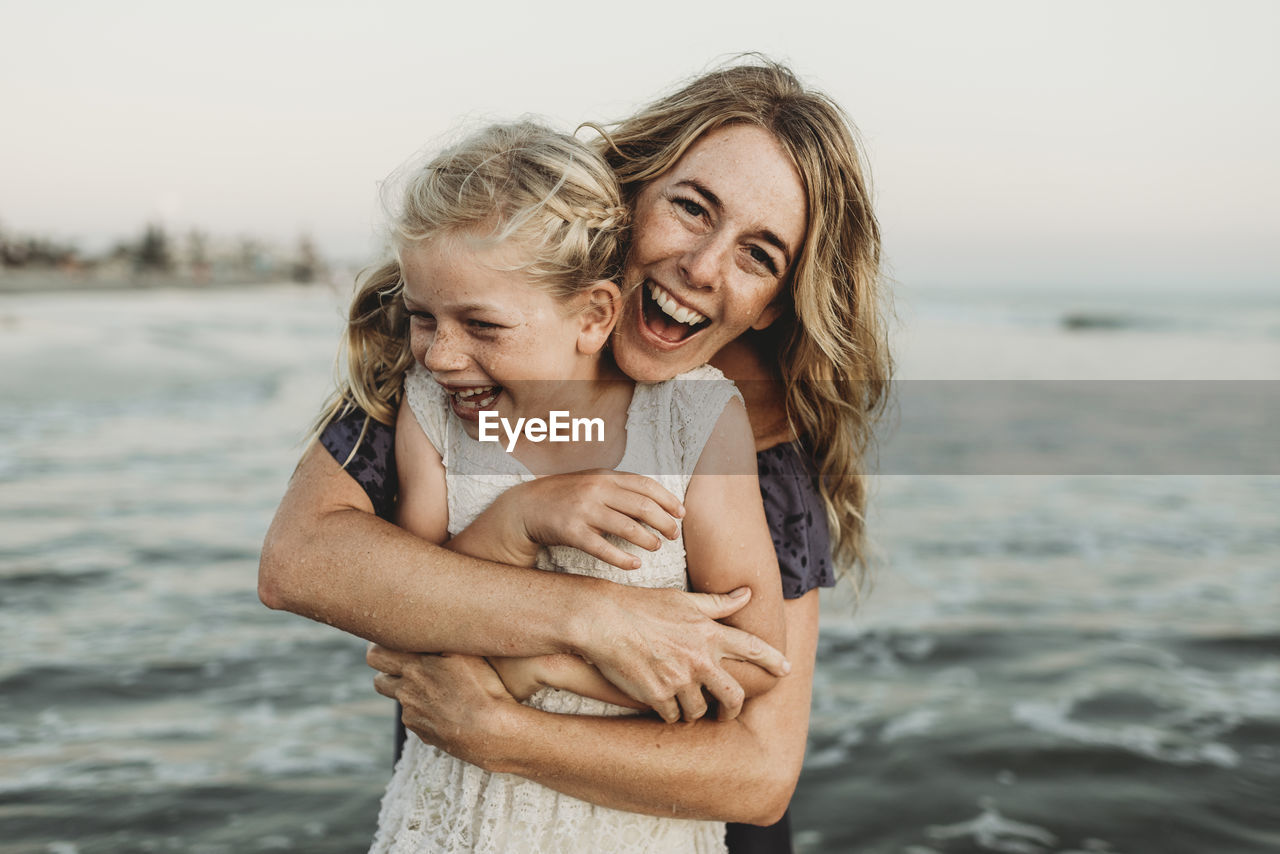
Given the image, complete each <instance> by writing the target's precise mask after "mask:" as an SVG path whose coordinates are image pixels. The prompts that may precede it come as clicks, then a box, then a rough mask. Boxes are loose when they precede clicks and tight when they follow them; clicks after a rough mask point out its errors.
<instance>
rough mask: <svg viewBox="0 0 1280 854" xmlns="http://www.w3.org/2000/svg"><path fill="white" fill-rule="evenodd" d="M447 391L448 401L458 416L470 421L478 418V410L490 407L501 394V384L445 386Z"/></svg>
mask: <svg viewBox="0 0 1280 854" xmlns="http://www.w3.org/2000/svg"><path fill="white" fill-rule="evenodd" d="M445 391H447V392H448V393H449V403H450V405H451V406H452V407H453V411H454V412H456V413H457V414H458V417H460V418H466V419H468V420H471V421H478V420H479V419H480V410H482V409H492V408H493V404H494V403H495V402H496V401H497V399H498V395H500V394H502V386H500V385H486V386H469V387H467V388H459V389H453V388H445Z"/></svg>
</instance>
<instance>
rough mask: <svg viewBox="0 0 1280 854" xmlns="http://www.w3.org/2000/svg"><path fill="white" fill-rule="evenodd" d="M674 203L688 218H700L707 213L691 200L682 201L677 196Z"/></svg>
mask: <svg viewBox="0 0 1280 854" xmlns="http://www.w3.org/2000/svg"><path fill="white" fill-rule="evenodd" d="M674 202H675V205H676V207H678V208H680V209H681V210H682V211H684V212H685V213H687V214H688V215H689V216H695V217H700V216H703V215H704V214H706V212H707V209H706V208H704V207H703V206H702V205H700V204H698V203H697V202H695V201H694V200H693V199H683V198H680V197H678V196H677V197H676V198H675V200H674Z"/></svg>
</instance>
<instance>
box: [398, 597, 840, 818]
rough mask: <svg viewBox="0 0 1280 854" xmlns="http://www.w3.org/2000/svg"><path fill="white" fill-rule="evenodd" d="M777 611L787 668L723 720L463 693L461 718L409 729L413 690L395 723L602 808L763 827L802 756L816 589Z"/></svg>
mask: <svg viewBox="0 0 1280 854" xmlns="http://www.w3.org/2000/svg"><path fill="white" fill-rule="evenodd" d="M785 613H786V621H787V637H788V642H789V643H788V646H789V650H790V658H791V661H792V663H793V668H794V669H793V670H792V673H791V675H789V676H787V677H785V678H783V679H781V680H780V681H779V682H778V685H777V686H776V687H775V688H774V689H773V690H772V691H770V692H769V693H767V694H765V695H763V696H761V697H759V698H756V699H754V700H752V701H751V702H749V703H748V704H747V705H746V706H744V708H743V711H742V714H741V716H739V717H738V718H737V719H736V720H733V721H727V722H718V721H713V720H707V719H704V720H700V721H696V722H694V723H691V724H664V723H662V722H660V721H656V720H653V719H651V718H634V717H623V718H596V717H581V716H573V715H554V714H548V713H545V712H540V711H537V710H534V709H530V708H528V707H525V706H518V705H516V704H514V703H492V702H483V701H480V700H481V698H477V700H478V701H477V702H475V703H473V702H472V701H471V699H470V698H468V700H467V703H466V704H467V706H468V712H467V714H468V719H467V720H466V721H465V722H464V721H461V720H459V721H440V720H438V719H437V720H433V721H432V722H431V723H430V724H426V725H425V727H419V726H415V721H414V717H413V716H414V715H415V714H417V704H415V703H414V702H413V699H412V696H411V695H410V696H408V697H406V696H402V697H401V700H402V702H404V703H405V705H406V716H405V720H406V723H407V724H408V725H409V726H410V729H413V730H414V731H415V732H418V733H419V734H420V735H423V736H424V737H425V738H426V739H427V740H429V741H431V742H432V743H435V744H437V745H438V746H440V747H441V748H443V749H445V750H447V751H448V752H450V753H453V754H454V755H456V756H458V757H460V758H462V759H465V760H467V761H469V762H472V763H474V764H477V765H480V766H482V767H484V768H487V769H489V770H493V771H505V772H509V773H514V774H518V775H520V776H523V777H526V778H528V779H531V780H534V781H536V782H538V783H541V784H543V785H545V786H548V787H550V788H552V789H556V790H558V791H561V792H564V793H565V794H568V795H572V796H574V797H577V798H581V799H583V800H587V801H590V802H592V803H595V804H600V805H602V806H608V807H614V808H617V809H624V810H629V811H632V812H642V813H648V814H650V815H660V816H673V815H674V816H682V817H686V818H698V819H708V820H722V821H739V822H744V823H751V824H771V823H773V822H774V821H776V820H777V819H778V818H779V817H780V816H781V815H782V813H783V812H784V811H785V810H786V807H787V804H788V803H789V802H790V799H791V794H792V792H793V791H794V788H795V783H796V780H797V779H798V777H799V773H800V766H801V763H802V761H803V758H804V747H805V742H806V736H807V732H808V722H809V702H810V692H811V687H812V683H813V665H814V655H815V652H816V648H817V634H818V592H817V591H816V590H815V591H812V592H810V593H808V594H807V595H805V596H803V597H801V598H800V599H797V600H793V601H791V602H788V603H787V604H786V606H785ZM437 687H438V688H443V687H444V686H437ZM449 687H451V688H452V687H453V686H449ZM445 693H449V694H451V695H453V694H454V692H453V691H445ZM428 705H429V706H430V705H431V703H430V701H428ZM430 714H432V715H435V714H452V712H451V711H433V712H431V713H430Z"/></svg>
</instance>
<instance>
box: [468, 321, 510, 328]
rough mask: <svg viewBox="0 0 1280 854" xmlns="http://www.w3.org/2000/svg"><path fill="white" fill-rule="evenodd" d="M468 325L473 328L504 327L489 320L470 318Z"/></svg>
mask: <svg viewBox="0 0 1280 854" xmlns="http://www.w3.org/2000/svg"><path fill="white" fill-rule="evenodd" d="M467 325H468V326H470V327H471V328H472V329H501V328H502V327H501V326H499V325H498V324H496V323H490V322H489V321H487V320H468V321H467Z"/></svg>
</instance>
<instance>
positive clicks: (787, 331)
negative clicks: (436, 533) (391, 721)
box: [260, 62, 889, 852]
mask: <svg viewBox="0 0 1280 854" xmlns="http://www.w3.org/2000/svg"><path fill="white" fill-rule="evenodd" d="M602 144H603V145H604V146H605V149H604V151H605V156H606V159H607V160H608V161H609V163H610V165H611V166H613V167H614V169H615V171H616V172H617V173H618V175H619V178H620V180H621V182H622V185H623V192H624V196H625V199H626V201H627V202H628V203H630V204H631V206H632V208H633V216H634V223H635V225H634V228H633V232H632V234H633V236H632V241H631V246H630V247H629V251H628V255H627V259H628V260H627V263H626V270H625V273H624V281H625V282H626V283H627V284H632V283H638V284H639V287H637V288H634V289H632V291H631V293H632V296H631V298H630V299H629V301H628V302H627V304H626V305H625V307H624V313H623V319H622V321H621V322H620V323H619V329H618V331H617V332H616V333H615V340H614V342H613V348H614V350H613V351H614V356H615V359H616V361H617V362H618V364H619V366H620V367H621V368H622V370H623V371H624V372H626V373H627V374H629V375H630V376H632V377H633V378H635V379H637V380H641V381H656V380H661V379H667V378H670V377H672V376H675V375H676V374H678V373H680V372H682V371H685V370H688V369H690V368H693V367H695V366H697V365H700V364H703V363H705V362H707V361H710V362H711V363H712V364H713V365H715V366H716V367H718V368H719V369H720V370H721V371H723V372H724V373H725V374H726V375H727V376H728V377H729V378H730V379H733V380H734V381H735V382H736V383H737V384H738V386H739V388H740V389H741V391H742V393H743V395H744V398H745V400H746V404H747V411H748V415H749V417H750V420H751V424H752V429H753V432H754V434H755V438H756V444H757V451H758V452H759V463H760V466H761V473H762V490H764V491H765V493H766V494H765V499H766V501H765V503H766V511H767V512H768V513H769V515H770V517H771V518H770V522H771V528H772V529H773V532H774V541H775V547H777V549H778V551H779V562H780V564H782V565H783V566H784V574H785V573H787V572H788V570H789V571H790V573H791V574H790V576H788V577H785V578H784V591H785V593H786V594H787V595H788V596H789V597H790V598H789V600H788V602H787V605H786V636H787V650H786V653H787V657H788V658H789V659H790V661H791V663H792V671H791V674H790V675H789V676H788V677H787V678H785V679H783V680H781V681H780V682H779V684H778V686H777V687H775V688H774V689H773V690H772V691H770V692H769V693H768V694H765V695H764V696H762V697H759V698H757V699H755V700H753V701H752V702H751V703H749V704H747V705H746V706H742V705H741V702H742V701H741V697H742V694H741V688H740V687H739V686H737V684H736V683H734V682H733V680H732V678H731V677H729V676H728V674H727V672H726V671H725V670H724V669H723V667H722V666H721V663H720V661H721V659H722V658H745V659H748V660H752V661H756V662H757V663H760V664H762V665H764V666H766V667H778V666H779V665H780V657H779V655H778V653H777V652H776V651H774V650H771V649H769V648H767V646H766V645H764V644H763V643H762V642H760V641H759V640H758V639H755V638H753V637H751V636H750V635H745V634H743V633H741V632H737V631H735V630H733V629H731V628H729V627H725V626H721V625H719V624H717V623H715V622H714V619H717V618H721V617H724V616H727V615H728V614H730V613H732V612H733V611H734V610H735V609H736V606H738V605H740V604H741V603H740V602H735V601H733V600H730V599H728V597H714V596H711V597H699V596H697V595H696V594H685V593H673V592H671V591H646V590H637V589H634V588H627V587H620V586H612V585H611V586H610V587H608V588H602V587H601V586H600V585H599V584H596V583H594V582H593V580H592V579H586V578H576V577H571V576H560V575H550V574H544V573H531V572H528V571H527V570H521V569H515V568H510V567H503V566H501V565H496V564H489V563H485V562H483V561H476V560H471V559H467V558H464V557H462V556H460V555H456V554H453V553H451V552H448V551H446V550H443V549H440V548H434V547H431V546H429V545H427V544H426V543H424V542H422V541H420V540H418V539H416V538H414V537H412V536H411V535H409V534H407V533H405V532H403V531H400V530H398V529H396V528H394V527H393V526H390V525H387V524H385V523H383V522H381V521H380V520H378V519H377V518H376V517H375V516H374V515H373V511H374V498H375V497H378V496H379V495H385V493H386V486H387V484H386V480H385V478H384V479H383V482H382V486H383V488H382V490H381V491H379V490H378V489H372V490H370V491H366V490H365V489H364V488H362V487H361V485H360V484H359V483H358V482H357V481H356V480H353V479H352V477H351V476H350V475H349V474H348V472H347V471H346V470H344V469H343V468H342V467H341V466H340V461H338V460H335V458H334V456H332V455H331V453H330V452H329V451H326V450H325V448H322V447H318V446H313V447H312V448H311V449H309V450H308V452H307V453H306V455H305V456H304V458H303V460H302V462H301V463H300V464H299V468H298V471H297V472H296V473H295V475H294V478H293V480H292V481H291V483H290V486H289V490H288V492H287V494H286V496H285V498H284V501H283V502H282V504H281V508H280V511H279V512H278V514H277V517H276V520H275V522H274V523H273V525H272V528H271V531H270V532H269V533H268V537H267V542H266V544H265V545H264V551H263V558H262V571H261V575H260V594H261V596H262V598H263V601H264V602H265V603H267V604H268V605H270V606H272V607H277V608H286V609H288V610H292V611H295V612H297V613H300V614H303V615H304V616H308V617H312V618H313V619H319V620H323V621H325V622H329V623H332V624H334V625H337V626H338V627H340V628H343V629H345V630H347V631H350V632H353V633H355V634H358V635H361V636H363V637H366V638H369V639H371V640H373V641H375V642H376V643H377V644H379V645H380V646H379V647H375V648H374V649H372V650H371V651H370V655H369V661H370V664H371V665H373V666H374V667H376V668H377V669H379V670H380V671H381V674H380V675H379V676H378V677H377V678H376V680H375V683H376V685H377V687H378V690H379V691H381V692H382V693H384V694H387V695H388V696H394V697H396V698H397V699H399V700H400V701H401V703H402V704H403V705H404V721H405V722H406V723H407V724H408V725H409V726H410V728H411V729H413V731H414V732H415V733H417V734H418V735H419V736H420V737H422V738H423V739H424V740H425V741H427V742H429V743H431V744H434V745H435V746H437V747H440V748H442V749H444V750H446V751H447V752H449V753H453V754H454V755H456V756H458V757H459V758H462V759H465V760H467V761H469V762H472V763H473V764H476V765H479V766H481V767H484V768H486V769H489V770H498V771H509V772H514V773H517V774H520V775H522V776H526V777H529V778H530V779H534V780H537V781H538V782H540V783H543V784H544V785H547V786H550V787H551V788H555V789H558V790H560V791H563V792H565V793H567V794H570V795H573V796H575V797H579V798H582V799H585V800H589V801H592V802H594V803H599V804H602V805H605V806H610V807H616V808H620V809H628V810H633V811H637V812H647V813H653V814H665V815H672V814H675V815H682V816H688V817H698V818H709V819H722V820H729V821H737V822H746V823H752V824H761V825H769V824H773V823H775V822H778V821H779V820H780V819H782V818H783V816H784V813H785V810H786V806H787V803H788V802H789V800H790V796H791V792H792V791H793V790H794V786H795V782H796V779H797V777H798V775H799V771H800V765H801V761H802V759H803V754H804V745H805V737H806V731H807V727H808V713H809V693H810V687H811V682H812V675H813V665H814V655H815V650H816V644H817V627H818V594H817V590H816V588H817V587H818V586H824V585H825V586H829V585H830V583H832V580H833V579H832V578H831V576H830V572H829V568H828V565H827V564H826V563H825V560H826V555H827V548H826V539H827V537H826V535H827V530H828V528H827V524H826V523H829V525H830V529H829V530H830V536H831V541H832V543H833V545H834V551H835V554H836V556H837V557H839V558H841V559H842V560H844V561H846V562H848V563H849V564H850V565H852V564H853V563H854V561H856V560H858V559H860V558H861V556H862V542H863V535H864V530H863V522H862V510H863V508H864V506H865V495H864V492H863V487H862V482H861V480H860V478H859V477H858V475H859V472H860V468H859V460H860V457H861V454H862V452H863V451H864V450H865V448H866V445H867V443H868V442H869V440H870V429H871V424H872V421H873V420H874V417H875V416H876V415H877V414H878V413H879V411H880V409H881V408H882V406H883V402H884V394H885V390H886V387H887V383H888V377H889V359H888V354H887V352H886V350H885V347H884V343H883V326H882V322H881V319H880V314H879V306H878V300H879V292H878V286H879V278H878V265H879V231H878V226H877V224H876V221H875V217H874V215H873V213H872V210H871V207H870V201H869V198H868V194H867V190H866V186H865V182H864V181H863V178H862V173H861V165H860V159H861V158H860V156H859V154H858V151H857V149H856V146H855V144H854V142H853V139H852V137H851V135H850V132H849V127H848V123H847V120H846V119H845V117H844V116H843V114H842V113H841V112H840V110H839V109H838V108H837V107H836V106H835V105H834V104H832V103H831V102H830V101H829V100H827V99H826V98H824V97H823V96H821V95H818V94H816V93H813V92H810V91H807V90H805V89H804V87H802V86H801V85H800V84H799V83H798V81H796V79H795V77H794V76H793V75H792V74H791V72H790V71H789V70H787V69H786V68H784V67H781V66H778V65H776V64H773V63H769V62H758V63H752V64H746V65H736V66H732V67H729V68H725V69H723V70H720V71H717V72H713V73H711V74H708V75H704V76H703V77H700V78H698V79H696V80H694V81H693V82H692V83H690V84H689V85H687V86H686V87H684V88H683V89H681V90H679V91H678V92H676V93H674V94H673V95H671V96H670V97H668V98H664V99H661V100H659V101H658V102H656V103H654V104H653V105H651V106H650V107H649V108H647V109H645V110H643V111H641V112H640V113H639V114H637V115H636V116H635V117H633V118H632V119H629V120H627V121H625V122H622V123H621V124H619V125H618V126H617V127H615V128H612V129H610V130H609V132H608V133H607V135H606V137H605V141H604V142H603V143H602ZM388 370H391V371H392V372H394V366H390V367H389V368H388ZM400 370H403V368H400ZM365 408H366V409H367V410H369V411H370V414H372V415H374V416H375V417H377V418H378V419H379V420H382V421H385V422H389V421H390V415H391V413H390V412H377V411H372V409H371V408H370V407H369V406H368V405H366V407H365ZM347 423H348V425H351V424H353V423H354V424H356V425H357V430H358V431H359V432H361V433H363V432H366V429H367V427H368V424H362V423H361V422H360V421H355V422H351V421H348V422H347ZM342 429H343V428H342V427H340V426H336V427H335V426H331V427H330V428H329V430H328V431H326V434H325V436H324V437H323V441H324V443H325V445H326V446H327V447H328V448H330V449H338V448H339V447H340V446H342V445H343V444H344V443H343V442H342V441H340V439H341V436H340V435H339V434H340V433H341V430H342ZM348 429H350V426H349V427H348ZM374 433H375V434H376V435H374V436H373V437H372V439H371V440H370V437H368V436H366V437H365V438H366V440H369V441H366V442H364V443H360V445H359V447H358V450H357V452H358V453H360V452H363V453H364V454H365V459H364V464H363V465H362V466H360V467H357V469H355V470H354V471H355V473H357V474H358V475H360V476H363V477H364V479H365V480H366V481H367V482H369V483H371V484H373V483H376V482H377V480H378V475H379V474H380V473H382V474H386V473H389V472H391V471H393V467H392V466H390V465H388V464H387V462H386V454H385V453H383V454H381V455H379V454H378V453H377V448H378V447H382V448H383V449H385V448H386V446H387V434H386V433H385V431H384V430H383V429H379V427H378V426H376V425H375V426H374ZM345 444H346V445H347V446H348V447H349V446H350V444H351V443H350V442H347V443H345ZM359 449H363V451H360V450H359ZM341 456H343V457H344V459H345V458H346V457H347V456H348V455H347V454H341ZM809 467H812V470H813V471H814V472H816V473H817V475H818V478H817V481H816V487H815V482H814V481H813V480H812V479H811V478H810V477H809V475H808V471H807V470H808V468H809ZM780 473H781V474H780ZM766 475H768V477H766ZM770 483H771V484H773V487H774V488H775V489H776V490H777V493H778V494H775V495H772V496H771V495H770V494H769V489H770V487H769V486H768V484H770ZM527 487H528V488H527V490H526V493H525V494H524V495H522V496H515V497H514V498H513V499H512V500H525V501H536V500H538V498H537V496H538V493H539V490H555V489H565V488H571V487H567V486H566V482H565V480H564V479H563V478H561V479H557V478H547V479H542V480H539V481H534V482H533V483H531V484H528V485H527ZM815 488H816V490H817V491H818V492H820V493H821V501H820V502H819V500H818V499H817V497H816V493H815ZM393 491H394V490H392V492H393ZM512 492H515V490H512ZM508 494H510V493H508ZM371 496H373V497H371ZM380 500H381V499H380ZM382 503H383V504H385V501H382ZM823 504H825V510H826V512H825V513H823V512H822V506H821V505H823ZM815 511H817V512H815ZM824 516H825V518H824ZM463 615H465V617H464V616H463ZM391 650H433V651H434V650H447V651H449V652H451V653H456V654H455V655H448V656H429V657H423V656H417V655H413V654H410V653H397V652H392V651H391ZM548 652H571V653H574V654H578V655H581V656H583V657H585V658H587V659H588V660H590V661H592V662H593V663H594V664H596V665H597V666H598V667H599V669H600V670H601V672H602V673H604V675H605V676H606V677H607V678H608V679H609V680H610V681H612V682H613V683H614V684H616V685H617V686H618V687H619V688H621V689H623V690H624V691H625V692H626V693H628V694H630V695H631V696H633V697H635V698H636V699H637V700H640V701H641V702H644V703H646V704H647V705H650V706H652V707H653V708H654V709H656V710H657V711H658V712H659V713H660V714H661V716H662V717H663V718H664V719H665V720H666V721H673V720H676V719H677V718H679V717H680V716H681V714H682V713H683V715H684V716H685V717H686V718H689V719H696V720H694V722H693V723H691V724H689V725H687V726H679V727H673V726H668V725H667V724H665V723H663V722H661V721H657V720H654V719H635V718H632V719H614V720H603V719H595V718H577V717H574V718H571V717H568V716H558V715H549V714H544V713H540V712H537V711H536V710H532V709H528V708H527V707H524V706H520V705H519V704H517V703H515V702H514V701H513V700H512V699H511V697H510V696H509V695H508V694H507V693H506V692H505V691H504V690H503V689H502V686H501V683H500V682H499V681H498V680H497V679H496V676H495V675H494V674H493V672H492V670H491V669H490V668H489V667H488V665H487V664H486V663H485V662H484V661H483V659H479V658H472V657H471V656H479V655H513V654H514V655H538V654H542V653H548ZM704 689H705V690H706V691H707V692H708V693H710V694H712V695H713V696H714V697H715V698H716V699H717V700H718V701H719V705H720V718H721V720H718V721H712V720H706V719H702V718H701V716H702V715H703V713H704V712H705V711H706V702H705V700H704V693H703V692H704ZM739 708H741V714H740V715H739V714H738V711H739ZM730 780H731V781H733V785H732V786H728V785H725V782H726V781H730ZM677 793H678V794H677ZM744 833H745V834H746V835H745V836H743V834H744ZM752 834H753V831H751V830H747V829H743V828H732V829H731V831H730V837H729V838H730V845H731V850H732V851H735V852H740V851H748V850H780V851H785V850H788V849H789V841H788V840H787V838H786V828H785V823H784V824H783V825H782V826H781V827H775V828H774V829H773V831H772V835H771V836H770V835H769V832H768V831H764V835H763V836H759V835H752ZM757 843H762V844H760V845H758V844H757Z"/></svg>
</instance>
